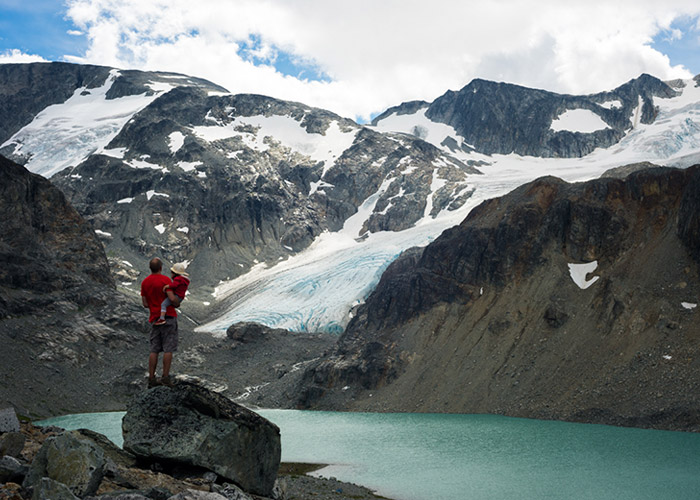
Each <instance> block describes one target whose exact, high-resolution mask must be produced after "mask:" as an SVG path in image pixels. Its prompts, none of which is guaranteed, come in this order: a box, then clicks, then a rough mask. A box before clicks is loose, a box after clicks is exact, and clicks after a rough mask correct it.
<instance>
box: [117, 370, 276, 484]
mask: <svg viewBox="0 0 700 500" xmlns="http://www.w3.org/2000/svg"><path fill="white" fill-rule="evenodd" d="M122 428H123V432H124V449H126V450H128V451H130V452H131V453H134V454H135V455H137V456H139V457H142V458H144V459H149V460H166V461H173V462H181V463H184V464H188V465H196V466H200V467H205V468H207V469H209V470H212V471H214V472H216V473H217V474H219V475H220V476H223V477H224V478H227V479H229V480H230V481H233V482H235V483H236V484H238V485H240V486H241V487H242V488H243V489H244V490H246V491H249V492H251V493H254V494H257V495H263V496H269V495H270V494H271V493H272V489H273V486H274V483H275V478H276V476H277V469H278V468H279V463H280V453H281V449H280V434H279V428H277V426H275V425H274V424H272V423H271V422H269V421H267V420H265V419H264V418H262V417H260V416H259V415H257V414H256V413H253V412H252V411H250V410H247V409H246V408H244V407H242V406H239V405H237V404H235V403H233V402H232V401H230V400H228V399H226V398H224V397H223V396H220V395H218V394H216V393H214V392H211V391H208V390H206V389H204V388H202V387H198V386H195V385H191V384H178V385H176V386H175V387H173V388H169V387H156V388H155V389H152V390H149V391H147V392H144V393H142V394H141V395H139V396H137V397H136V398H135V399H134V400H132V401H131V402H130V403H129V405H128V407H127V414H126V415H125V417H124V420H123V423H122Z"/></svg>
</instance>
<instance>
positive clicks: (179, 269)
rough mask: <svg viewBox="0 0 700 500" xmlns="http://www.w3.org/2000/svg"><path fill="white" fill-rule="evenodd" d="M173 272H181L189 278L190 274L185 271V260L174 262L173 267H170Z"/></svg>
mask: <svg viewBox="0 0 700 500" xmlns="http://www.w3.org/2000/svg"><path fill="white" fill-rule="evenodd" d="M170 270H171V271H172V272H174V273H175V274H180V275H182V276H185V277H187V278H189V276H190V275H189V274H187V271H185V264H184V263H183V262H178V263H177V264H173V267H171V268H170Z"/></svg>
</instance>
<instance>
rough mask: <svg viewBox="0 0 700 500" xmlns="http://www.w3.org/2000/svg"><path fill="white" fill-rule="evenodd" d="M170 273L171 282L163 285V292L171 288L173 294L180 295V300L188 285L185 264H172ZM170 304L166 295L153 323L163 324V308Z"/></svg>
mask: <svg viewBox="0 0 700 500" xmlns="http://www.w3.org/2000/svg"><path fill="white" fill-rule="evenodd" d="M170 275H171V276H172V277H173V282H172V283H171V284H170V285H165V286H164V287H163V292H166V290H171V291H172V292H173V293H174V294H175V295H177V296H178V297H180V300H182V299H184V298H185V293H187V287H188V286H190V280H189V274H187V273H186V272H185V265H184V264H182V263H179V264H175V265H173V267H171V268H170ZM166 294H167V292H166ZM170 305H172V302H171V301H170V299H169V298H168V297H165V300H164V301H163V303H162V304H161V305H160V318H158V319H157V320H156V322H155V323H153V324H154V325H156V326H160V325H164V324H165V310H166V309H167V308H168V306H170Z"/></svg>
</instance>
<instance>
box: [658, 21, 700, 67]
mask: <svg viewBox="0 0 700 500" xmlns="http://www.w3.org/2000/svg"><path fill="white" fill-rule="evenodd" d="M651 46H652V47H654V48H655V49H656V50H658V51H659V52H662V53H663V54H666V55H667V56H668V57H669V59H670V60H671V64H673V65H676V64H682V65H684V66H685V67H686V68H688V69H689V70H690V71H691V72H692V73H693V74H694V75H697V74H700V30H699V29H698V18H697V17H691V16H683V17H680V18H678V19H676V20H674V21H673V23H671V26H670V27H669V28H668V29H664V30H661V31H660V32H659V34H658V35H657V36H655V37H654V42H653V43H652V44H651Z"/></svg>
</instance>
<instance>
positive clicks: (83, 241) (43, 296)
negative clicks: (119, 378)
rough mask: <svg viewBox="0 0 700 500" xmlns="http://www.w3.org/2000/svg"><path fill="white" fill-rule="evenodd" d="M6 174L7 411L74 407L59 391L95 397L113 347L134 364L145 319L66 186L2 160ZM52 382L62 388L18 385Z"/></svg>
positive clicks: (2, 269) (1, 243) (1, 226)
mask: <svg viewBox="0 0 700 500" xmlns="http://www.w3.org/2000/svg"><path fill="white" fill-rule="evenodd" d="M0 176H1V177H2V179H3V182H2V183H0V210H2V213H4V214H6V217H3V218H2V220H1V221H0V322H1V324H0V343H1V344H2V346H3V352H2V361H1V362H0V380H1V381H0V405H2V406H5V405H9V404H10V401H12V404H13V405H21V406H22V407H24V408H25V411H26V409H27V408H31V410H32V412H35V411H36V412H40V413H39V415H41V414H43V415H46V414H47V412H48V411H49V410H48V407H49V406H52V407H53V408H54V409H53V411H63V410H67V408H66V407H65V406H63V405H64V401H65V400H66V399H70V397H68V398H67V397H66V394H65V393H64V392H63V391H62V390H57V388H62V387H69V388H70V391H71V392H72V393H73V395H74V396H75V395H81V394H84V393H83V392H82V391H83V390H87V391H89V392H92V391H93V390H94V387H95V384H96V383H97V381H98V377H96V375H95V371H94V370H95V369H96V367H97V366H103V365H104V364H105V363H107V364H108V365H111V368H108V369H107V371H105V372H104V373H103V374H102V377H105V376H106V377H109V376H110V374H111V373H112V372H111V370H112V369H113V368H114V366H115V365H114V359H112V358H113V357H114V353H115V352H116V351H115V350H117V351H118V352H120V358H121V361H123V362H128V361H126V360H125V359H124V350H125V348H127V347H129V346H134V345H137V344H138V342H139V341H140V340H141V338H142V333H141V332H142V330H143V325H142V323H141V322H139V319H141V318H142V314H143V313H142V312H141V308H140V307H139V306H138V305H137V304H136V303H135V301H132V300H130V299H126V298H125V297H123V296H121V295H120V294H118V293H117V292H116V289H115V286H114V282H113V280H112V277H111V274H110V270H109V265H108V263H107V258H106V256H105V252H104V248H103V247H102V244H101V243H100V241H99V240H98V239H97V237H96V235H95V232H94V230H93V228H92V227H91V225H90V224H89V223H88V222H86V221H85V220H84V219H83V218H82V217H81V216H80V214H78V212H77V211H76V210H75V209H74V208H73V207H72V206H70V204H69V203H68V202H67V200H66V197H65V196H64V194H63V193H62V192H61V191H60V190H59V189H57V188H56V187H55V186H53V185H52V184H51V183H50V182H49V181H48V180H46V179H44V178H43V177H40V176H38V175H34V174H31V173H29V172H28V171H27V170H26V169H25V168H24V167H21V166H19V165H17V164H14V163H12V162H10V161H9V160H7V159H5V158H2V157H0ZM121 361H120V362H121ZM30 374H31V375H30ZM49 374H50V375H49ZM49 376H50V377H53V380H54V381H55V382H56V383H55V384H41V385H40V386H33V383H30V384H24V383H22V382H20V381H21V380H27V379H29V380H41V379H42V378H47V377H49ZM68 381H70V382H68ZM86 385H90V386H91V388H88V387H85V386H86ZM52 390H53V391H52ZM39 393H42V394H41V396H39ZM105 396H106V395H105ZM79 397H80V399H81V400H82V401H86V398H85V397H83V396H82V395H81V396H79ZM105 399H106V398H105ZM39 408H41V410H39ZM72 410H73V411H75V410H77V408H75V407H73V408H72Z"/></svg>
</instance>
